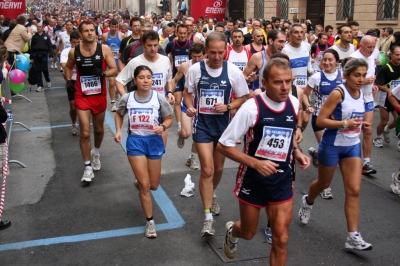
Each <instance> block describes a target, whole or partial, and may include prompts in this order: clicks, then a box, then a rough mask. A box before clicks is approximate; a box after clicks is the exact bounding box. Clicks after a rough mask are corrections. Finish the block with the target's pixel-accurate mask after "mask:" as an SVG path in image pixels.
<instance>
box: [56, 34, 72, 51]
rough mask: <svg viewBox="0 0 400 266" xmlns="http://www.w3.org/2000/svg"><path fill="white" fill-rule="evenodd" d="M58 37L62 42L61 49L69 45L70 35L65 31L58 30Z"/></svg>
mask: <svg viewBox="0 0 400 266" xmlns="http://www.w3.org/2000/svg"><path fill="white" fill-rule="evenodd" d="M59 37H60V40H59V42H62V44H63V45H64V46H63V49H65V48H68V47H71V42H70V36H69V34H68V33H67V32H66V31H64V32H60V35H59Z"/></svg>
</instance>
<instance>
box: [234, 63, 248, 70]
mask: <svg viewBox="0 0 400 266" xmlns="http://www.w3.org/2000/svg"><path fill="white" fill-rule="evenodd" d="M232 63H233V64H234V65H235V66H237V67H238V68H239V69H240V71H242V72H243V70H244V69H245V67H246V63H245V62H232Z"/></svg>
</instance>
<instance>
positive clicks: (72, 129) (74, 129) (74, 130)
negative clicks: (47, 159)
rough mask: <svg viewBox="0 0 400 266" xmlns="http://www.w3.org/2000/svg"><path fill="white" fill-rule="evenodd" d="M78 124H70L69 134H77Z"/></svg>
mask: <svg viewBox="0 0 400 266" xmlns="http://www.w3.org/2000/svg"><path fill="white" fill-rule="evenodd" d="M78 132H79V131H78V126H77V125H72V127H71V136H77V135H78Z"/></svg>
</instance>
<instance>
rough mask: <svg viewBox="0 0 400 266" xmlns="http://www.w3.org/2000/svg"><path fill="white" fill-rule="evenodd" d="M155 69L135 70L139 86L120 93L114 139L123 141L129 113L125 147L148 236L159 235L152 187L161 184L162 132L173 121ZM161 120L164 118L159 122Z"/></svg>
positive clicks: (153, 188) (145, 67)
mask: <svg viewBox="0 0 400 266" xmlns="http://www.w3.org/2000/svg"><path fill="white" fill-rule="evenodd" d="M152 75H153V72H152V71H151V69H150V68H149V67H147V66H143V65H142V66H138V67H136V68H135V70H134V79H135V84H136V86H137V90H136V91H134V92H130V93H127V94H125V95H123V96H122V97H121V100H120V101H119V104H118V110H117V112H116V114H115V128H116V133H115V137H114V139H115V141H116V142H121V141H122V134H121V127H122V123H123V118H124V116H125V115H126V114H128V116H129V119H128V133H129V135H128V138H127V140H126V151H127V155H128V160H129V163H130V164H131V167H132V170H133V173H134V174H135V177H136V180H135V186H136V188H137V189H138V190H139V199H140V203H141V205H142V209H143V213H144V215H145V216H146V220H147V223H146V231H145V236H146V237H148V238H155V237H157V232H156V225H155V222H154V219H153V208H152V200H151V194H150V190H156V189H157V188H158V185H159V184H160V175H161V158H162V155H163V154H164V153H165V147H164V143H163V139H162V137H161V135H162V133H163V132H165V130H166V129H167V128H169V127H170V126H171V125H172V108H171V106H170V105H169V103H168V102H167V100H166V99H165V97H164V96H163V95H161V94H160V93H157V92H155V91H153V90H152V89H151V87H152ZM159 121H161V122H159Z"/></svg>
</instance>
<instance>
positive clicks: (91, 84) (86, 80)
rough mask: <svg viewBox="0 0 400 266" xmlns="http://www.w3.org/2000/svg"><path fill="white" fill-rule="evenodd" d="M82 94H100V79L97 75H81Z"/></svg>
mask: <svg viewBox="0 0 400 266" xmlns="http://www.w3.org/2000/svg"><path fill="white" fill-rule="evenodd" d="M80 81H81V87H82V93H83V94H84V95H96V94H101V80H100V77H98V76H82V77H81V78H80Z"/></svg>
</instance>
